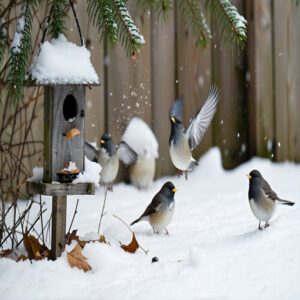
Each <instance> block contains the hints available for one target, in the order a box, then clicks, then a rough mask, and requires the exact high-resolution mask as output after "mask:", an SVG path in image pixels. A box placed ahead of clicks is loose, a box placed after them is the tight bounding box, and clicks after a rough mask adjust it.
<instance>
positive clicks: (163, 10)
mask: <svg viewBox="0 0 300 300" xmlns="http://www.w3.org/2000/svg"><path fill="white" fill-rule="evenodd" d="M137 6H138V8H139V9H140V10H141V11H142V13H145V12H146V11H147V10H151V9H154V10H155V11H156V12H157V13H158V17H159V18H160V17H162V18H163V20H164V21H166V20H167V19H168V13H169V11H170V10H171V9H172V1H171V0H137Z"/></svg>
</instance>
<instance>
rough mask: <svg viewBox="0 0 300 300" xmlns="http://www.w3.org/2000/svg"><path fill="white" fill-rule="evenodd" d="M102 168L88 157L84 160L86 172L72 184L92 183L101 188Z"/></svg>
mask: <svg viewBox="0 0 300 300" xmlns="http://www.w3.org/2000/svg"><path fill="white" fill-rule="evenodd" d="M101 169H102V168H101V166H100V165H99V164H98V163H96V162H93V161H90V160H89V159H87V158H86V157H85V158H84V171H83V173H79V174H78V176H77V178H76V179H75V180H73V181H72V183H74V184H75V183H80V182H82V183H85V182H92V183H94V184H95V186H96V187H99V186H100V185H99V182H100V172H101Z"/></svg>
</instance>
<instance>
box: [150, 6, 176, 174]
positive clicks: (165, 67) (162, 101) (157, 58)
mask: <svg viewBox="0 0 300 300" xmlns="http://www.w3.org/2000/svg"><path fill="white" fill-rule="evenodd" d="M173 7H174V3H173ZM151 20H152V35H151V47H152V53H151V54H152V77H151V81H152V128H153V129H154V133H155V135H156V137H157V139H158V142H159V165H157V168H156V175H157V176H162V175H166V174H172V173H175V168H174V166H173V165H172V162H171V159H170V154H169V136H170V130H171V125H170V120H169V109H170V107H171V105H172V103H173V101H174V100H175V98H176V95H175V77H176V76H175V63H176V57H175V27H174V22H175V20H174V10H172V11H171V12H170V14H169V16H168V20H167V21H166V22H162V21H159V20H158V15H157V14H156V13H155V12H152V17H151Z"/></svg>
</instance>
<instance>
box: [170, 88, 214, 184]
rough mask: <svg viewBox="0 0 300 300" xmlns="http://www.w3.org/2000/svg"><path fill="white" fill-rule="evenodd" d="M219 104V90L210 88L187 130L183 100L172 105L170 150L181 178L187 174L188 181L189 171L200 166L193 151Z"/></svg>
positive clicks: (178, 100)
mask: <svg viewBox="0 0 300 300" xmlns="http://www.w3.org/2000/svg"><path fill="white" fill-rule="evenodd" d="M218 102H219V90H218V88H217V87H216V86H214V85H213V86H211V87H210V90H209V93H208V97H207V99H206V101H205V103H204V104H203V106H202V107H201V108H199V109H198V111H197V112H196V114H195V115H194V117H193V118H192V119H191V120H190V122H189V125H188V127H187V128H185V127H184V125H183V123H182V112H183V99H182V98H180V99H177V100H176V101H175V102H174V104H173V105H172V107H171V109H170V112H169V117H170V122H171V134H170V139H169V150H170V156H171V160H172V162H173V164H174V166H175V167H176V168H177V169H178V175H179V176H180V175H182V172H185V177H186V179H187V177H188V171H189V170H191V169H192V168H193V166H194V165H197V164H198V163H197V161H196V160H195V159H194V158H193V156H192V151H193V150H194V149H195V148H196V147H197V146H198V145H199V144H200V142H201V140H202V138H203V136H204V134H205V132H206V131H207V128H208V126H209V125H210V123H211V121H212V119H213V117H214V114H215V112H216V110H217V104H218Z"/></svg>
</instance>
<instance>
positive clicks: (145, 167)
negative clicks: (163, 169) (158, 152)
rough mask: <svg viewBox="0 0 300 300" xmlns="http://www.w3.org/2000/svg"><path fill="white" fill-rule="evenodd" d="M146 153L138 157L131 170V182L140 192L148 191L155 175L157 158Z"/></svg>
mask: <svg viewBox="0 0 300 300" xmlns="http://www.w3.org/2000/svg"><path fill="white" fill-rule="evenodd" d="M144 152H145V153H142V154H139V155H138V158H137V161H136V163H135V164H132V165H131V166H130V169H129V174H130V181H131V183H132V184H133V185H135V186H136V187H137V188H138V189H139V190H143V189H148V187H149V186H150V185H151V184H152V182H153V179H154V175H155V157H151V156H149V155H147V153H146V151H144Z"/></svg>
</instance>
